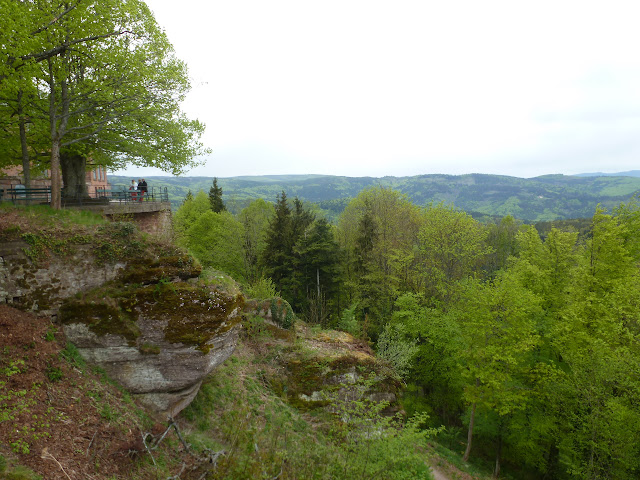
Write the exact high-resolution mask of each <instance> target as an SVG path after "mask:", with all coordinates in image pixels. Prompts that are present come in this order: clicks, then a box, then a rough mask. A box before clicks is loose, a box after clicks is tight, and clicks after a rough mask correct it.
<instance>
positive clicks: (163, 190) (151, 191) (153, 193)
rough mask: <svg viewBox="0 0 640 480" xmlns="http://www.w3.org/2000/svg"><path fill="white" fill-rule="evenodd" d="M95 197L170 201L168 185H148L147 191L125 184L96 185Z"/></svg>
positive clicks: (127, 201) (113, 200)
mask: <svg viewBox="0 0 640 480" xmlns="http://www.w3.org/2000/svg"><path fill="white" fill-rule="evenodd" d="M94 196H95V198H102V199H107V200H108V201H109V202H124V203H130V202H131V203H132V202H168V201H169V193H168V191H167V187H150V188H149V187H148V188H147V191H146V192H142V191H141V190H129V189H128V187H125V186H124V185H116V186H115V187H112V188H111V189H104V188H100V187H96V191H95V195H94Z"/></svg>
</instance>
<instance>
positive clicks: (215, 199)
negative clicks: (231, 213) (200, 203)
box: [209, 177, 227, 213]
mask: <svg viewBox="0 0 640 480" xmlns="http://www.w3.org/2000/svg"><path fill="white" fill-rule="evenodd" d="M209 202H210V203H211V210H213V211H214V212H215V213H220V212H223V211H225V210H226V209H227V207H225V205H224V202H223V201H222V188H221V187H219V186H218V178H217V177H213V185H211V188H210V189H209Z"/></svg>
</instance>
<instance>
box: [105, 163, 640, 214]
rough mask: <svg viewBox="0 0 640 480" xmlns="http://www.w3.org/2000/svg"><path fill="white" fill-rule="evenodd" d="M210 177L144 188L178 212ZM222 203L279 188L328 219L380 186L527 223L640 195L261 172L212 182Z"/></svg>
mask: <svg viewBox="0 0 640 480" xmlns="http://www.w3.org/2000/svg"><path fill="white" fill-rule="evenodd" d="M212 180H213V177H165V176H158V177H147V182H148V183H149V185H150V186H156V187H158V186H162V187H167V190H168V192H169V198H170V200H171V202H172V205H173V206H174V208H177V207H178V206H179V205H180V203H181V202H182V200H183V199H184V197H185V196H186V194H187V192H188V191H189V190H191V191H192V192H193V193H196V192H197V191H198V190H204V191H205V192H208V191H209V187H211V183H212ZM109 181H110V182H111V184H112V185H123V186H124V185H128V184H129V182H130V181H131V179H130V178H129V177H121V176H115V175H110V176H109ZM218 184H219V185H220V187H222V189H223V193H224V200H225V202H226V203H227V206H228V208H229V209H230V210H231V211H239V210H240V209H241V208H242V207H243V206H244V205H246V204H247V203H248V202H249V201H251V200H253V199H256V198H264V199H265V200H268V201H275V199H276V196H277V195H278V194H279V193H280V192H281V191H283V190H284V191H285V192H286V193H287V196H289V197H295V196H297V197H299V198H300V199H301V200H305V201H308V202H314V203H317V204H318V205H319V206H320V208H322V209H323V210H325V211H326V212H327V214H328V216H329V217H331V218H336V216H337V215H338V214H339V213H340V212H341V211H342V210H343V209H344V207H345V206H346V204H347V203H348V200H349V199H351V198H353V197H355V196H356V195H358V193H359V192H360V191H361V190H362V189H364V188H367V187H370V186H374V185H382V186H385V187H389V188H393V189H395V190H398V191H400V192H402V193H404V194H406V195H407V196H408V197H409V198H410V199H411V200H412V201H413V202H414V203H416V204H418V205H426V204H428V203H430V202H434V203H439V202H444V203H446V204H453V205H455V206H456V207H458V208H461V209H463V210H465V211H467V212H470V213H473V214H474V216H478V215H488V216H493V215H495V216H500V217H502V216H505V215H512V216H514V217H516V218H519V219H522V220H525V221H528V222H537V221H550V220H557V219H569V218H584V217H590V216H592V215H593V213H594V211H595V208H596V205H598V204H601V205H602V206H604V207H606V208H611V207H613V206H615V205H618V204H620V203H621V202H626V201H628V200H629V199H630V198H631V197H632V196H633V195H636V194H638V193H639V192H640V171H638V175H635V176H634V175H626V176H622V175H620V176H610V175H600V176H591V175H589V174H583V175H575V176H568V175H544V176H541V177H535V178H518V177H508V176H502V175H485V174H468V175H417V176H412V177H381V178H375V177H339V176H332V175H268V176H254V177H250V176H244V177H228V178H219V179H218Z"/></svg>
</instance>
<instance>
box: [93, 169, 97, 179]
mask: <svg viewBox="0 0 640 480" xmlns="http://www.w3.org/2000/svg"><path fill="white" fill-rule="evenodd" d="M93 179H94V180H95V179H96V171H95V170H94V171H93Z"/></svg>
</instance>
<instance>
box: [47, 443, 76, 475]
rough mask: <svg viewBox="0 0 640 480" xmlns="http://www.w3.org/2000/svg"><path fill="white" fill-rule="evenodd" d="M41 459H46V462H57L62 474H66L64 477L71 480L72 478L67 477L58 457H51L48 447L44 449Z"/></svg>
mask: <svg viewBox="0 0 640 480" xmlns="http://www.w3.org/2000/svg"><path fill="white" fill-rule="evenodd" d="M40 458H42V459H44V460H53V461H54V462H56V463H57V464H58V466H59V467H60V470H62V473H64V475H65V476H66V477H67V478H68V479H69V480H71V477H70V476H69V475H67V472H65V471H64V468H62V465H61V464H60V462H59V461H58V460H57V459H56V457H54V456H53V455H51V454H50V453H49V450H47V447H44V448H43V449H42V453H41V454H40Z"/></svg>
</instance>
